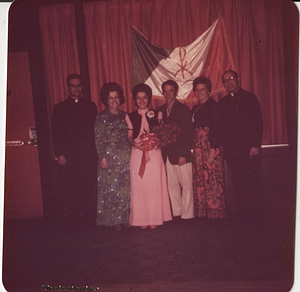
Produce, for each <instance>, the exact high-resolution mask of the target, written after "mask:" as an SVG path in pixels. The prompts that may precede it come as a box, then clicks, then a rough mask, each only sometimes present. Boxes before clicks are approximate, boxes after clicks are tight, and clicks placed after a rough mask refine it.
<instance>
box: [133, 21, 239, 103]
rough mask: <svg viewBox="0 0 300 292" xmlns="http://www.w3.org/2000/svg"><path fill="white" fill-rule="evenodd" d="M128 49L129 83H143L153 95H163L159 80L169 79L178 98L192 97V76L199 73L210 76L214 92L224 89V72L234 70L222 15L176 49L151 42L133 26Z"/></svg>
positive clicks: (199, 74)
mask: <svg viewBox="0 0 300 292" xmlns="http://www.w3.org/2000/svg"><path fill="white" fill-rule="evenodd" d="M131 53H132V62H131V86H132V87H133V86H134V85H136V84H138V83H146V84H148V85H149V86H150V87H151V88H152V92H153V96H162V91H161V85H162V83H163V82H164V81H166V80H169V79H172V80H174V81H176V82H177V83H178V85H179V92H178V95H177V98H178V99H187V98H192V97H194V92H193V91H192V89H193V86H192V83H193V80H194V79H195V78H196V77H198V76H201V75H205V76H206V77H207V78H210V80H211V82H212V95H213V94H215V93H219V92H221V91H223V90H224V87H223V84H222V80H221V75H222V74H223V72H224V71H225V70H228V69H233V70H234V64H233V60H232V57H231V53H230V50H229V47H228V42H227V38H226V31H225V26H224V23H223V18H222V17H220V18H218V19H217V20H216V21H215V22H214V23H213V24H212V25H211V27H210V28H209V29H208V30H207V31H205V32H204V33H203V34H202V35H201V36H200V37H198V38H197V39H196V40H195V41H194V42H193V43H191V44H190V45H188V46H186V47H177V48H175V49H165V48H162V47H160V46H157V45H154V44H152V43H150V42H149V41H148V40H147V39H146V38H145V37H144V36H143V35H142V33H140V32H139V31H138V30H137V29H136V28H134V27H133V26H132V27H131Z"/></svg>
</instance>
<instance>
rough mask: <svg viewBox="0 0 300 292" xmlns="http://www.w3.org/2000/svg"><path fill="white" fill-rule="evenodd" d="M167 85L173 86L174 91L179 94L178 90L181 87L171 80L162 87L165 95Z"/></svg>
mask: <svg viewBox="0 0 300 292" xmlns="http://www.w3.org/2000/svg"><path fill="white" fill-rule="evenodd" d="M165 85H171V86H173V87H174V89H175V92H177V90H178V89H179V86H178V84H177V82H175V81H174V80H172V79H169V80H167V81H165V82H164V83H163V84H162V85H161V90H162V92H163V93H164V87H165Z"/></svg>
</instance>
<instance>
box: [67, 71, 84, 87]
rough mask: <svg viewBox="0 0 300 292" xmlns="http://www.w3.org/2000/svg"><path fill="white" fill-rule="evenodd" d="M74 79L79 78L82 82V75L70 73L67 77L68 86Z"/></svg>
mask: <svg viewBox="0 0 300 292" xmlns="http://www.w3.org/2000/svg"><path fill="white" fill-rule="evenodd" d="M72 79H79V80H80V82H81V83H82V77H81V75H79V74H75V73H73V74H70V75H68V77H67V85H68V86H69V85H70V82H71V80H72Z"/></svg>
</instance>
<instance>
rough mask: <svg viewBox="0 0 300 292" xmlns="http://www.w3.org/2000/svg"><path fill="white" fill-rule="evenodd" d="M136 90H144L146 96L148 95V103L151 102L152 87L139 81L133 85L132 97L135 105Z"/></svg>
mask: <svg viewBox="0 0 300 292" xmlns="http://www.w3.org/2000/svg"><path fill="white" fill-rule="evenodd" d="M138 92H145V93H146V95H147V97H148V100H149V103H150V102H151V99H152V89H151V87H150V86H149V85H147V84H144V83H139V84H137V85H135V86H134V87H133V89H132V98H133V100H134V102H135V105H136V96H137V94H138ZM149 103H148V104H149Z"/></svg>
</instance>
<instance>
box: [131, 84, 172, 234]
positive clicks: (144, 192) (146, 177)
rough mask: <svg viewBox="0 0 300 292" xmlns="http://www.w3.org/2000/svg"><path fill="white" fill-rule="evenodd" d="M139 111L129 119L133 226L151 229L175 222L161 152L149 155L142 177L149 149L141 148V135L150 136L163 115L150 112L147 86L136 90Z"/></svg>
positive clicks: (150, 94)
mask: <svg viewBox="0 0 300 292" xmlns="http://www.w3.org/2000/svg"><path fill="white" fill-rule="evenodd" d="M132 97H133V99H134V101H135V104H136V106H137V108H138V109H137V110H136V111H134V112H132V113H130V114H129V115H127V116H126V121H127V124H128V141H129V143H130V145H131V146H132V149H131V157H130V168H131V169H130V178H131V181H130V188H131V209H130V224H131V225H132V226H140V227H141V228H142V229H146V228H147V227H148V226H150V228H151V229H154V228H156V226H157V225H162V224H163V223H164V221H169V220H172V215H171V208H170V201H169V194H168V189H167V179H166V170H165V165H164V162H163V159H162V155H161V150H160V149H159V148H157V149H152V150H150V151H147V155H149V156H148V158H149V161H148V162H147V163H146V167H145V171H144V173H143V175H141V174H140V166H141V160H142V157H143V151H144V149H145V146H141V145H140V141H141V135H142V134H143V133H145V132H149V130H150V128H151V127H152V126H154V125H155V124H156V123H157V121H158V120H161V119H162V113H161V112H157V111H153V110H149V108H148V106H149V104H150V101H151V97H152V90H151V88H150V87H149V86H148V85H146V84H143V83H141V84H138V85H136V86H135V87H134V88H133V90H132Z"/></svg>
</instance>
